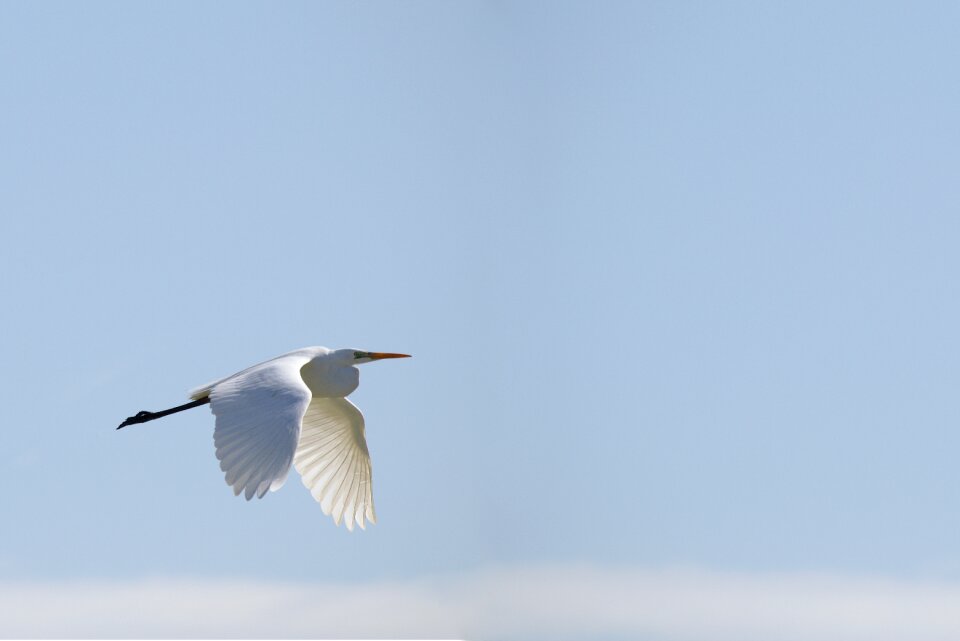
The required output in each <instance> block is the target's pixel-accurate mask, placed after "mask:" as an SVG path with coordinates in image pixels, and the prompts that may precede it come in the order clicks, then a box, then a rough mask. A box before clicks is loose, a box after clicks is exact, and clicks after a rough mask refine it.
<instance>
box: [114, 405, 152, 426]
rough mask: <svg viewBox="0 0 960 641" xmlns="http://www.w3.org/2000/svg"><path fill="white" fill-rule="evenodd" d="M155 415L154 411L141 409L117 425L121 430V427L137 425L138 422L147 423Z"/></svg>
mask: <svg viewBox="0 0 960 641" xmlns="http://www.w3.org/2000/svg"><path fill="white" fill-rule="evenodd" d="M152 417H153V412H148V411H146V410H141V411H139V412H137V413H136V414H135V415H133V416H128V417H127V418H126V419H124V421H123V423H120V425H118V426H117V429H118V430H119V429H120V428H121V427H126V426H127V425H136V424H137V423H145V422H147V421H149V420H150V419H151V418H152Z"/></svg>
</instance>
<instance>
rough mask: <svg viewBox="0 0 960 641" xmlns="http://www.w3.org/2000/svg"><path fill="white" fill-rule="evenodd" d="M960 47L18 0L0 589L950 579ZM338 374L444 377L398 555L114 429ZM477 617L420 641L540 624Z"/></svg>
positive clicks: (597, 21) (918, 28)
mask: <svg viewBox="0 0 960 641" xmlns="http://www.w3.org/2000/svg"><path fill="white" fill-rule="evenodd" d="M958 19H960V10H958V9H957V8H956V7H954V6H951V5H949V4H946V3H941V4H938V3H927V4H921V5H910V6H907V5H898V4H892V3H891V4H886V3H872V4H869V5H867V4H857V3H843V4H839V5H838V4H837V3H803V4H802V6H799V5H798V6H785V5H782V4H777V5H769V6H761V5H758V4H757V3H733V2H731V3H603V4H600V5H597V4H594V3H535V2H521V3H503V2H470V3H453V2H435V3H345V2H344V3H322V4H321V3H298V2H286V3H280V4H275V3H274V4H265V3H252V2H242V3H218V2H203V3H135V4H130V3H120V2H117V3H103V2H93V3H84V4H79V3H43V4H38V3H26V2H20V3H5V4H3V5H0V114H2V118H0V148H2V149H3V150H4V151H3V153H0V212H2V214H3V215H2V216H0V242H2V244H3V250H2V252H0V269H2V272H3V273H4V275H5V277H4V278H3V279H2V280H0V294H2V298H3V300H4V302H5V307H4V308H5V313H4V314H3V321H2V329H3V331H2V332H0V360H2V362H3V363H4V364H5V367H4V368H3V369H2V370H0V401H2V403H0V426H2V429H0V462H2V463H0V470H2V474H3V475H4V477H5V479H6V482H7V483H6V486H7V491H6V492H4V498H2V499H0V507H2V511H3V513H4V515H5V527H3V528H0V581H3V582H6V583H5V585H11V586H17V585H22V584H24V583H29V584H31V585H41V586H42V585H48V584H49V585H54V586H55V585H61V583H60V582H64V581H66V582H70V583H69V584H70V585H75V584H77V583H76V582H79V584H83V582H84V581H91V582H103V581H107V582H120V583H118V584H117V585H125V584H123V583H122V582H124V581H127V582H134V583H135V584H137V585H140V583H136V582H141V581H154V580H162V581H167V580H169V581H175V582H176V581H188V582H189V581H198V582H200V583H201V584H203V585H208V584H209V582H228V583H229V582H230V581H238V582H247V583H244V585H247V584H248V583H250V582H252V583H253V584H257V585H259V583H257V582H266V583H264V585H277V584H281V585H288V584H295V585H318V584H322V585H351V586H354V587H356V586H363V585H366V584H370V585H383V582H388V583H389V582H399V583H390V585H401V586H406V585H409V583H405V582H416V581H420V580H433V579H432V578H431V577H462V576H468V577H475V576H480V575H482V576H487V575H486V574H483V573H486V572H494V573H496V572H507V571H511V569H518V570H517V571H523V570H524V569H525V568H558V567H559V568H563V567H576V568H580V569H581V570H582V568H584V567H586V568H591V569H590V570H589V572H594V571H596V572H600V571H612V572H639V573H650V572H653V573H656V572H661V571H666V572H669V571H673V569H676V568H693V569H694V570H696V571H697V572H705V573H708V574H707V576H713V575H711V574H709V573H720V574H719V576H734V577H738V576H748V577H754V576H760V577H763V576H770V575H775V576H780V575H781V574H785V575H787V576H794V575H795V574H798V575H805V573H811V572H812V573H821V574H822V573H825V574H826V575H829V576H839V577H852V578H851V579H850V580H851V581H853V583H850V584H847V583H844V585H854V586H856V585H860V584H859V583H857V581H859V578H858V577H883V578H884V580H889V581H904V582H907V585H910V586H913V585H918V586H920V587H918V588H917V589H921V588H922V586H924V585H926V583H924V582H926V581H932V582H937V585H940V584H941V583H943V584H944V585H946V586H947V588H949V589H953V588H952V587H951V586H955V585H958V584H960V548H958V545H957V536H956V535H957V532H958V531H960V501H958V498H957V493H956V492H955V491H954V488H956V487H957V486H958V485H960V468H958V467H957V465H956V458H957V457H956V451H957V449H958V447H960V436H958V431H957V429H956V426H957V425H958V422H960V408H958V405H957V403H956V393H955V390H956V389H957V387H958V385H960V365H958V363H960V358H958V356H960V341H958V338H957V329H956V328H957V327H958V326H960V305H958V302H957V301H958V296H957V294H958V291H957V289H958V286H957V274H958V269H960V259H958V257H957V256H958V255H957V251H956V249H957V246H958V240H960V218H958V216H957V202H958V196H960V193H958V192H960V187H958V183H957V181H956V167H957V161H958V153H960V152H958V150H960V127H958V124H957V122H958V121H957V118H956V114H957V113H960V88H958V85H957V83H956V82H955V80H956V74H957V60H958V59H960V58H958V54H960V50H958V49H960V48H958V45H957V40H956V37H955V32H956V28H955V27H956V24H957V21H958ZM307 345H327V346H330V347H356V348H360V349H371V350H383V351H399V352H406V353H410V354H413V355H414V358H413V359H411V360H408V361H396V362H386V363H379V364H374V365H369V366H364V367H363V368H362V370H361V372H362V373H361V376H362V384H361V387H360V389H359V390H358V391H357V392H356V393H355V394H354V396H353V397H352V398H353V400H354V401H355V402H356V403H357V405H358V406H359V407H360V408H361V409H362V410H363V411H364V413H365V415H366V420H367V435H368V442H369V446H370V450H371V454H372V457H373V465H374V492H375V498H376V503H377V514H378V520H379V522H378V524H377V525H376V526H375V527H373V528H372V529H368V530H367V531H366V532H360V533H357V532H354V533H353V534H349V533H347V532H346V531H345V530H344V529H343V528H335V527H334V526H333V524H332V523H331V521H330V520H329V519H328V518H327V517H325V516H324V515H323V514H322V513H321V511H320V509H319V507H318V506H317V505H316V504H315V503H314V502H313V500H312V499H311V497H310V495H309V493H308V492H307V491H306V489H304V488H303V487H302V486H301V485H300V483H299V480H297V479H294V478H291V482H289V483H288V484H287V486H286V487H284V488H283V490H282V491H280V492H278V493H275V494H270V495H269V496H268V497H267V498H265V499H264V500H262V501H258V502H253V503H246V502H245V501H243V500H240V499H236V498H234V497H233V496H232V494H231V492H230V490H229V488H227V486H226V485H225V484H224V482H223V478H222V474H221V472H220V471H219V469H218V466H217V462H216V460H215V458H214V455H213V442H212V428H213V420H212V417H211V416H210V415H209V413H208V412H207V411H206V410H205V409H201V410H194V411H191V412H189V413H185V414H180V415H177V416H174V417H170V418H168V419H165V420H163V421H162V422H156V423H151V424H147V425H144V426H138V427H135V428H131V429H127V430H124V431H123V432H120V433H117V432H114V430H113V428H114V427H115V426H116V424H117V423H118V422H119V421H120V420H122V419H123V418H124V417H126V416H128V415H130V414H132V413H134V412H136V411H137V410H140V409H152V410H157V409H162V408H164V407H168V406H171V405H175V404H179V403H180V402H183V401H184V400H185V396H186V391H187V390H188V389H189V388H191V387H193V386H195V385H199V384H202V383H204V382H206V381H208V380H211V379H214V378H217V377H220V376H224V375H226V374H229V373H231V372H233V371H236V370H239V369H242V368H243V367H246V366H248V365H250V364H253V363H256V362H258V361H261V360H264V359H266V358H269V357H271V356H274V355H276V354H279V353H282V352H285V351H289V350H292V349H296V348H299V347H303V346H307ZM551 571H552V570H551ZM578 571H580V570H578ZM477 573H480V574H479V575H478V574H477ZM497 576H500V575H497ZM577 576H579V575H577ZM591 576H593V575H591ZM642 576H643V577H648V576H649V575H648V574H642ZM657 576H659V575H657ZM697 576H700V575H697ZM424 577H426V579H425V578H424ZM451 580H452V579H451ZM457 580H459V579H457ZM644 580H646V578H644ZM751 580H752V579H751ZM843 580H847V579H846V578H844V579H843ZM203 582H208V583H203ZM914 582H919V583H914ZM708 583H709V582H708ZM111 585H113V583H111ZM177 585H180V584H177ZM216 585H220V584H216ZM631 585H633V584H631ZM697 585H698V586H699V587H697V590H700V592H696V593H697V594H703V595H708V594H710V590H709V589H707V588H705V587H704V585H706V584H702V583H700V584H697ZM853 589H854V588H851V590H853ZM758 590H759V592H761V593H762V592H763V590H761V589H758ZM2 594H3V591H2V590H0V595H2ZM638 594H639V593H638ZM953 594H955V592H950V596H949V598H946V602H949V603H954V602H955V601H954V600H952V599H953V598H954V597H953V596H952V595H953ZM638 598H639V596H638ZM705 598H706V597H705ZM602 616H603V615H602V614H601V615H598V617H600V618H602ZM454 619H455V617H454ZM648 623H649V622H648ZM264 625H265V627H264V628H263V629H264V630H267V631H268V632H275V633H283V632H285V631H286V630H285V629H283V628H271V627H270V626H269V620H267V622H266V623H265V624H264ZM458 625H459V623H457V624H456V625H452V627H443V626H439V627H436V628H424V629H423V630H424V631H419V629H418V628H416V627H415V626H414V627H411V628H405V630H407V631H408V632H409V633H410V634H417V633H419V634H427V633H428V632H430V631H431V630H434V631H439V632H438V633H443V634H453V635H459V634H472V630H474V629H476V630H480V633H481V634H488V636H489V638H498V635H500V636H502V637H503V638H509V637H510V636H511V631H510V630H506V631H502V630H501V631H497V630H492V629H487V628H483V627H482V626H480V627H477V628H470V626H469V625H466V624H464V625H465V626H466V627H463V626H460V627H457V626H458ZM624 625H626V627H622V628H616V629H613V628H603V629H602V630H600V629H599V628H592V629H590V628H588V629H587V631H586V632H584V634H585V635H586V636H588V637H589V636H591V635H592V636H594V638H597V637H596V635H597V634H600V635H601V636H602V634H607V633H609V634H610V635H612V636H610V638H616V634H621V633H622V634H623V635H624V638H639V637H638V635H637V634H635V632H636V630H638V629H643V630H658V628H656V627H655V626H653V627H651V626H650V625H647V627H643V626H641V627H639V628H631V627H630V626H631V625H634V623H628V624H624ZM637 625H640V624H637ZM957 625H958V626H960V622H958V623H957ZM211 626H212V627H211V628H210V629H211V630H213V632H210V633H209V634H215V633H216V630H219V629H220V628H217V627H216V625H215V623H211ZM10 629H18V628H10ZM76 629H77V628H75V629H74V630H76ZM91 629H95V630H97V631H98V632H99V633H101V634H107V633H109V631H106V632H105V631H104V630H103V629H100V628H91ZM151 629H152V628H150V627H149V625H147V624H146V623H144V624H143V626H141V627H139V628H124V629H121V630H120V631H119V632H118V633H128V634H129V633H131V632H132V633H133V634H134V635H135V636H136V635H141V636H142V635H148V636H149V634H150V631H151ZM539 629H543V628H539ZM950 629H951V630H954V629H960V628H950ZM598 630H599V632H598ZM617 630H619V632H617ZM664 630H666V631H665V632H664V631H661V632H662V634H661V637H660V638H671V637H670V634H677V635H680V636H682V637H683V638H699V637H696V634H695V633H694V632H690V631H685V632H683V631H681V632H677V631H676V630H673V629H672V628H671V629H666V628H664ZM670 630H673V632H671V631H670ZM717 630H718V628H716V627H714V628H713V631H714V632H716V631H717ZM485 631H486V632H485ZM0 632H2V630H0ZM27 632H29V629H27ZM165 632H166V633H168V634H174V633H177V631H176V630H173V631H170V630H166V631H165ZM195 632H196V630H191V629H189V628H187V629H185V630H184V631H183V634H187V635H189V634H191V633H195ZM286 632H289V633H291V634H296V633H297V632H296V630H293V631H292V632H290V631H286ZM21 633H23V632H22V631H21ZM342 634H354V635H358V636H364V635H366V634H367V633H366V632H365V631H364V630H363V629H358V630H351V629H347V630H346V631H344V632H342ZM381 634H385V632H383V631H381ZM731 634H732V635H733V637H737V636H738V635H737V633H735V632H734V633H731ZM811 634H813V633H811ZM683 635H686V636H683ZM814 636H815V635H814ZM814 636H811V637H808V638H814ZM739 638H742V639H745V638H750V637H749V635H748V634H745V633H742V631H741V634H740V635H739ZM766 638H770V637H769V636H767V637H766ZM833 638H842V637H841V636H834V637H833ZM875 638H877V637H875Z"/></svg>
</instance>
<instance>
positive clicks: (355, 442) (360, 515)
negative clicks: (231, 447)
mask: <svg viewBox="0 0 960 641" xmlns="http://www.w3.org/2000/svg"><path fill="white" fill-rule="evenodd" d="M293 463H294V467H296V469H297V471H298V472H299V473H300V476H301V477H302V479H303V484H304V485H305V486H306V487H307V488H308V489H309V490H310V493H311V494H312V495H313V498H314V499H316V500H317V501H318V502H319V503H320V508H321V509H322V510H323V512H324V514H329V515H330V516H332V517H333V520H334V522H335V523H336V524H337V525H340V523H341V522H344V523H345V525H346V526H347V529H349V530H353V526H354V525H355V524H356V525H359V526H360V527H361V528H366V523H365V519H366V520H367V521H370V522H371V523H376V516H375V514H374V510H373V493H372V489H371V488H372V478H371V476H372V473H371V470H372V468H371V465H370V452H369V450H368V449H367V440H366V436H365V433H364V421H363V414H361V413H360V410H358V409H357V407H356V406H355V405H354V404H353V403H351V402H350V401H348V400H347V399H345V398H314V399H313V400H312V401H311V402H310V406H309V407H308V408H307V411H306V413H305V414H304V416H303V421H302V428H301V432H300V442H299V444H298V445H297V451H296V455H295V456H294V459H293Z"/></svg>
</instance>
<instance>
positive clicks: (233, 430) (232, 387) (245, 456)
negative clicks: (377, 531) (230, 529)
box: [118, 347, 406, 530]
mask: <svg viewBox="0 0 960 641" xmlns="http://www.w3.org/2000/svg"><path fill="white" fill-rule="evenodd" d="M405 356H406V354H386V353H380V352H364V351H360V350H353V349H339V350H331V349H328V348H326V347H306V348H303V349H298V350H296V351H293V352H289V353H287V354H284V355H282V356H278V357H276V358H273V359H270V360H268V361H264V362H263V363H259V364H257V365H254V366H252V367H248V368H247V369H245V370H242V371H240V372H237V373H236V374H233V375H231V376H227V377H226V378H222V379H219V380H216V381H213V382H212V383H208V384H206V385H203V386H201V387H198V388H196V389H194V390H192V391H191V392H190V398H191V399H192V401H193V402H192V403H187V404H186V405H182V406H180V407H175V408H172V409H171V410H166V411H164V412H156V413H154V412H141V413H139V414H137V415H136V416H133V417H130V418H128V419H127V420H126V421H124V422H123V423H122V424H121V425H120V427H124V426H126V425H130V424H133V423H143V422H146V421H149V420H153V419H155V418H160V417H161V416H166V415H168V414H170V413H173V412H177V411H181V410H184V409H189V408H191V407H196V406H197V405H202V404H205V403H207V402H209V404H210V408H211V410H212V411H213V413H214V415H215V416H216V427H215V429H214V445H215V446H216V453H217V458H218V459H219V460H220V469H221V470H223V471H224V472H225V474H226V481H227V485H230V486H231V487H232V488H233V491H234V493H235V494H240V493H241V492H242V493H243V495H244V496H245V497H246V498H247V500H249V499H252V498H253V497H254V496H256V497H257V498H261V497H263V496H264V495H265V494H266V493H267V491H268V490H277V489H279V488H280V487H281V486H282V485H283V484H284V482H285V481H286V478H287V474H288V473H289V472H290V467H291V465H292V466H294V467H296V469H297V471H298V472H299V473H300V475H301V477H302V478H303V483H304V485H306V486H307V488H309V489H310V492H311V494H312V495H313V497H314V498H315V499H316V500H317V501H319V502H320V506H321V508H322V509H323V511H324V513H326V514H330V515H331V516H332V517H333V519H334V521H335V522H336V523H337V525H339V524H340V522H341V521H344V522H345V523H346V525H347V529H350V530H352V529H353V526H354V524H357V525H359V526H360V527H361V528H363V527H365V521H370V522H371V523H375V522H376V514H375V512H374V508H373V492H372V485H371V483H372V479H371V467H370V454H369V451H368V450H367V442H366V436H365V430H364V421H363V414H361V413H360V410H359V409H357V407H356V406H355V405H354V404H353V403H351V402H350V401H348V400H347V399H346V398H345V397H346V396H348V395H350V394H351V393H352V392H353V391H354V390H355V389H357V386H358V385H359V384H360V372H359V371H358V370H357V368H356V367H355V366H356V365H359V364H361V363H367V362H370V361H373V360H379V359H384V358H401V357H405ZM118 429H119V428H118Z"/></svg>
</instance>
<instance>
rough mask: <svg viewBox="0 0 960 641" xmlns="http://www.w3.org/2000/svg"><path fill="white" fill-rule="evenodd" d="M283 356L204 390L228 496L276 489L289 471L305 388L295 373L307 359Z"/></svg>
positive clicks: (307, 400) (303, 408)
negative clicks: (207, 391)
mask: <svg viewBox="0 0 960 641" xmlns="http://www.w3.org/2000/svg"><path fill="white" fill-rule="evenodd" d="M308 360H309V359H308V358H305V357H302V356H288V357H281V358H277V359H274V360H272V361H267V362H266V363H261V364H260V365H257V366H254V367H252V368H250V369H248V370H244V371H243V372H240V373H239V374H237V375H236V376H233V377H231V378H228V379H226V380H223V381H220V382H218V383H217V384H215V385H214V386H213V388H212V389H211V390H210V407H211V409H212V410H213V413H214V414H215V415H216V417H217V425H216V428H215V429H214V432H213V442H214V445H215V446H216V448H217V458H218V459H219V460H220V469H221V470H223V471H224V472H226V479H227V485H229V486H231V487H232V488H233V493H234V494H240V493H241V492H243V493H244V496H245V497H246V498H247V500H248V501H249V500H250V499H252V498H253V497H254V496H256V497H257V498H262V497H263V495H264V494H266V493H267V490H277V489H279V488H280V486H281V485H283V483H284V481H285V480H286V478H287V474H288V473H289V471H290V464H291V463H292V461H293V455H294V452H295V451H296V449H297V442H298V440H299V438H300V421H301V419H302V418H303V415H304V412H306V411H307V407H308V406H309V405H310V399H311V397H312V395H311V394H310V389H309V388H308V387H307V385H306V383H304V382H303V378H301V376H300V368H301V367H303V365H304V364H305V363H306V362H307V361H308Z"/></svg>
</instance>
